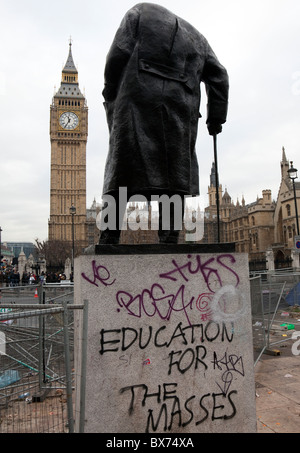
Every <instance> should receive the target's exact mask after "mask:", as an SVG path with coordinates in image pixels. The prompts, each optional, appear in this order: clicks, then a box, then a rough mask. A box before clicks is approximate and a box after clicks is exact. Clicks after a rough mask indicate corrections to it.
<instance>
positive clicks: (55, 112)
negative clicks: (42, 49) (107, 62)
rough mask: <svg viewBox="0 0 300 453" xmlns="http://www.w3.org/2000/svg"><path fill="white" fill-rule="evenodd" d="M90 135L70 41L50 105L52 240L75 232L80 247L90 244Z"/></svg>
mask: <svg viewBox="0 0 300 453" xmlns="http://www.w3.org/2000/svg"><path fill="white" fill-rule="evenodd" d="M87 136H88V108H87V104H86V99H85V97H84V96H83V94H82V93H81V91H80V89H79V84H78V71H77V69H76V67H75V64H74V61H73V56H72V42H71V41H70V44H69V55H68V59H67V62H66V64H65V66H64V68H63V70H62V79H61V85H60V88H59V90H58V91H57V93H56V94H55V95H54V97H53V100H52V105H51V106H50V140H51V181H50V219H49V223H48V228H49V231H48V239H49V241H52V240H60V241H72V239H73V234H72V231H74V237H75V241H76V244H78V245H79V247H80V248H83V247H85V246H86V245H87V243H86V144H87ZM71 207H72V210H73V214H71V212H72V210H70V208H71ZM74 208H75V210H76V213H75V214H74ZM73 227H74V230H73Z"/></svg>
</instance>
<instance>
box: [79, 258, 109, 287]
mask: <svg viewBox="0 0 300 453" xmlns="http://www.w3.org/2000/svg"><path fill="white" fill-rule="evenodd" d="M92 272H93V277H94V280H91V279H90V278H88V277H87V276H86V275H85V274H84V273H83V272H82V273H81V276H82V277H83V278H84V279H85V280H87V281H88V282H89V283H91V284H92V285H95V286H99V285H98V283H97V280H98V281H99V282H100V283H102V285H104V286H110V285H113V284H114V282H115V281H116V279H114V280H112V281H109V279H110V272H109V271H108V269H107V268H106V267H105V266H102V265H101V264H100V265H99V266H97V264H96V261H95V260H93V261H92Z"/></svg>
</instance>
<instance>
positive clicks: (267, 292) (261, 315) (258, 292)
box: [250, 270, 300, 365]
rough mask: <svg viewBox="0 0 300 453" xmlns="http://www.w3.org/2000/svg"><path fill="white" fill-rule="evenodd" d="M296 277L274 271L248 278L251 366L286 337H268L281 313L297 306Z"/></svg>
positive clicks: (298, 276) (299, 287) (298, 287)
mask: <svg viewBox="0 0 300 453" xmlns="http://www.w3.org/2000/svg"><path fill="white" fill-rule="evenodd" d="M299 282H300V273H299V272H293V271H292V270H290V271H277V272H270V273H263V274H260V275H257V276H255V277H252V278H250V291H251V309H252V325H253V347H254V358H255V365H256V363H257V362H258V360H259V358H260V357H261V355H262V354H263V353H264V352H265V351H266V350H270V349H271V348H272V347H273V346H275V345H276V344H279V343H283V342H285V341H288V340H289V339H290V337H289V336H288V335H287V336H286V338H284V339H282V338H281V339H280V340H278V338H275V339H274V338H273V337H272V336H271V332H272V330H274V329H276V328H278V327H277V326H276V325H275V323H276V321H277V324H278V325H279V324H280V323H278V320H280V322H281V323H284V322H283V321H284V319H283V318H282V317H281V316H282V314H284V312H286V311H287V310H288V311H289V310H290V309H291V307H297V306H299V305H300V283H299Z"/></svg>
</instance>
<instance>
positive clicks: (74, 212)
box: [70, 205, 76, 274]
mask: <svg viewBox="0 0 300 453" xmlns="http://www.w3.org/2000/svg"><path fill="white" fill-rule="evenodd" d="M70 214H71V216H72V274H73V271H74V240H75V235H74V215H75V214H76V208H75V206H73V205H72V206H71V207H70Z"/></svg>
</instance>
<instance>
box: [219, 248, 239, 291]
mask: <svg viewBox="0 0 300 453" xmlns="http://www.w3.org/2000/svg"><path fill="white" fill-rule="evenodd" d="M223 258H229V260H230V261H231V263H235V262H236V259H235V257H234V256H233V255H229V254H226V255H221V256H218V257H217V261H218V263H220V264H221V266H223V267H225V269H228V270H229V272H231V273H232V274H233V275H234V276H235V278H236V281H237V282H236V286H238V284H239V283H240V277H239V276H238V274H237V273H236V272H235V271H234V270H233V269H231V267H229V266H226V264H224V263H223V262H222V259H223Z"/></svg>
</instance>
